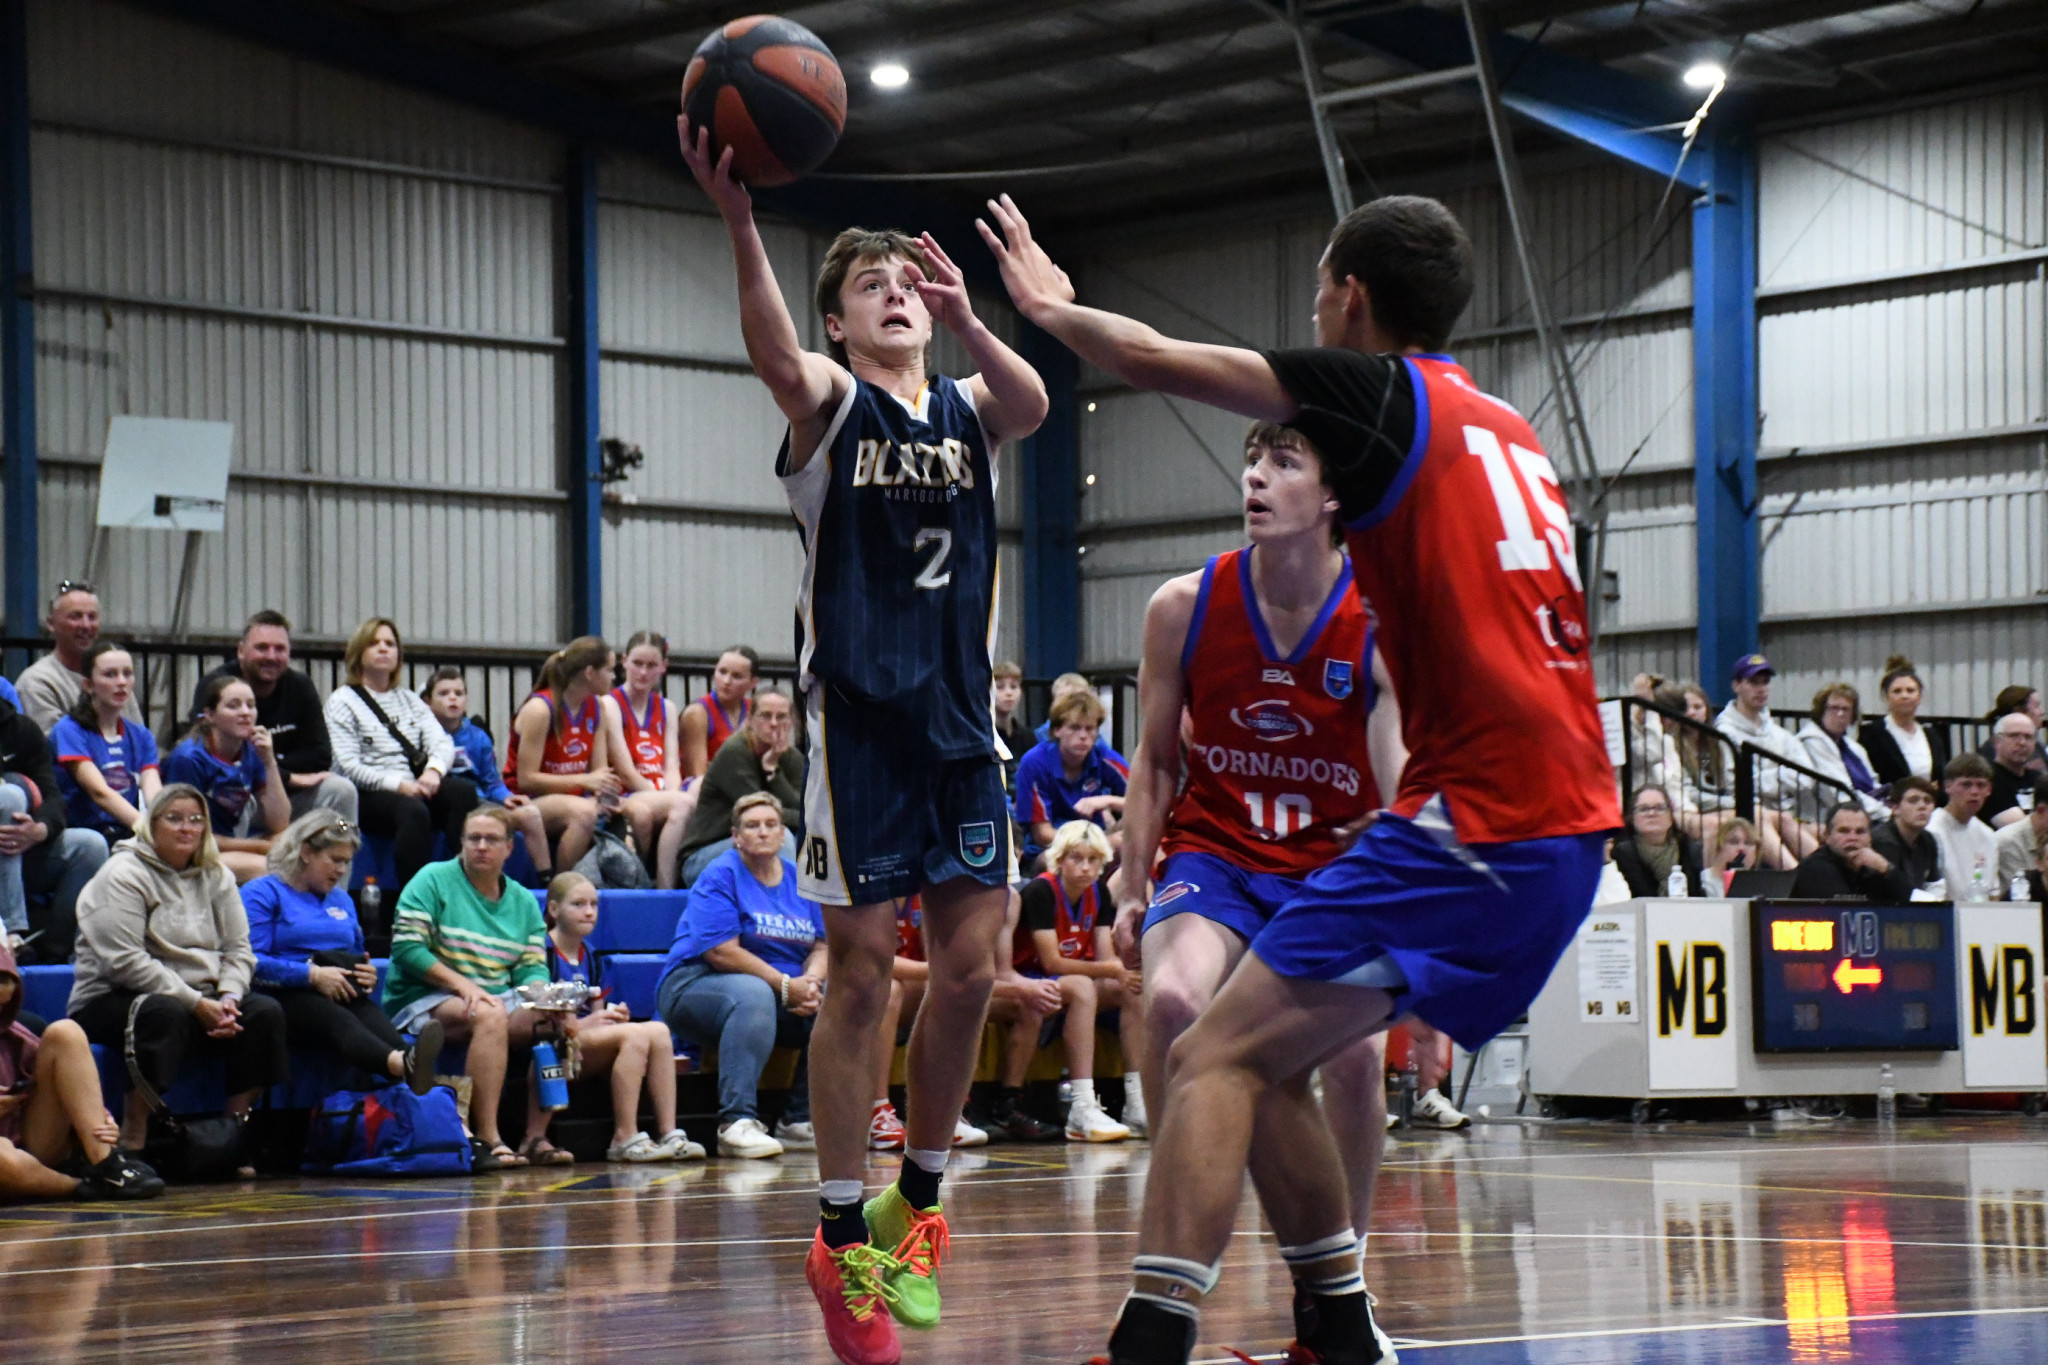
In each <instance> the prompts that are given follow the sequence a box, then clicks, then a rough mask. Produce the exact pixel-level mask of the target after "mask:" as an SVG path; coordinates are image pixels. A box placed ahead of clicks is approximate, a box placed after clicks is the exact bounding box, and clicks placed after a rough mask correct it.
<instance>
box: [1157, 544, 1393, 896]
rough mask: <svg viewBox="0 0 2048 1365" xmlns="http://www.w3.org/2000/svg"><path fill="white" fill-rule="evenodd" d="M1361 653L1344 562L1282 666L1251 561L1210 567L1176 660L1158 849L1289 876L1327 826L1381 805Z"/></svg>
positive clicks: (1301, 869)
mask: <svg viewBox="0 0 2048 1365" xmlns="http://www.w3.org/2000/svg"><path fill="white" fill-rule="evenodd" d="M1372 649H1373V631H1372V624H1371V621H1370V619H1369V618H1368V617H1367V615H1366V611H1365V608H1364V606H1363V605H1362V604H1361V603H1360V602H1359V600H1358V595H1357V594H1356V593H1355V592H1353V591H1352V589H1351V566H1350V565H1348V564H1347V565H1345V567H1344V571H1343V572H1342V573H1341V574H1339V575H1338V577H1337V582H1336V584H1335V585H1334V586H1332V587H1331V589H1330V596H1329V599H1328V600H1327V601H1325V602H1324V603H1323V609H1322V611H1321V612H1320V613H1319V614H1318V615H1317V617H1316V620H1315V624H1314V625H1312V626H1310V627H1309V630H1308V633H1307V634H1306V635H1304V636H1302V638H1301V643H1299V644H1297V645H1296V646H1295V647H1294V651H1293V652H1292V653H1291V654H1288V655H1285V656H1282V655H1281V654H1280V652H1279V651H1278V650H1277V649H1275V648H1274V646H1273V639H1272V636H1271V634H1270V633H1269V632H1268V631H1267V629H1266V622H1265V618H1264V617H1262V616H1261V615H1260V614H1259V604H1258V598H1257V596H1256V595H1255V594H1254V593H1253V591H1252V557H1251V551H1250V550H1232V551H1230V552H1229V553H1228V554H1221V555H1217V556H1216V557H1215V558H1214V559H1212V560H1210V561H1209V563H1208V566H1207V567H1205V568H1204V569H1203V570H1202V586H1201V590H1200V592H1199V594H1198V595H1197V596H1196V598H1195V612H1194V616H1193V618H1192V619H1191V620H1190V621H1189V622H1188V638H1187V643H1186V644H1184V645H1182V646H1181V652H1180V663H1181V673H1182V675H1183V676H1184V677H1185V678H1186V680H1187V699H1188V700H1187V706H1188V715H1189V718H1190V720H1191V721H1192V727H1191V729H1190V731H1189V735H1190V740H1189V744H1188V750H1187V781H1186V783H1185V784H1184V785H1183V786H1182V788H1181V792H1180V796H1179V797H1178V798H1177V799H1176V800H1175V802H1174V805H1173V810H1172V811H1171V812H1170V813H1169V814H1168V815H1167V817H1166V835H1165V838H1164V839H1163V840H1161V844H1160V847H1161V849H1162V850H1163V851H1164V852H1166V853H1184V852H1200V853H1212V854H1214V855H1215V856H1217V857H1219V858H1222V859H1224V860H1225V861H1226V862H1229V863H1231V864H1233V865H1234V866H1237V867H1242V868H1244V869H1246V870H1247V871H1251V872H1271V873H1278V874H1280V875H1282V876H1287V877H1305V876H1307V875H1308V874H1309V873H1311V872H1313V871H1314V870H1315V869H1317V868H1319V867H1321V866H1322V865H1323V864H1324V863H1327V862H1328V861H1330V859H1332V858H1334V857H1336V856H1337V838H1336V834H1335V830H1336V828H1337V826H1339V825H1345V824H1349V823H1351V822H1352V821H1354V820H1356V819H1358V818H1359V817H1360V816H1361V815H1364V814H1365V813H1366V812H1367V811H1369V810H1373V809H1376V808H1377V807H1378V806H1379V804H1380V795H1379V788H1378V787H1377V786H1376V785H1375V784H1374V782H1373V779H1372V765H1371V763H1370V762H1369V761H1368V759H1367V753H1366V739H1365V718H1366V716H1367V714H1368V713H1370V712H1371V710H1372V706H1373V686H1372Z"/></svg>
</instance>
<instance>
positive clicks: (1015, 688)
mask: <svg viewBox="0 0 2048 1365" xmlns="http://www.w3.org/2000/svg"><path fill="white" fill-rule="evenodd" d="M989 676H990V677H991V678H992V679H993V680H994V681H992V682H991V683H990V684H989V702H990V705H991V707H992V708H993V709H994V711H995V718H996V738H997V739H999V740H1001V741H1002V744H1003V749H1004V750H1005V751H1006V752H1007V753H1008V754H1009V757H1008V758H1005V759H1004V760H1003V790H1005V791H1007V792H1010V793H1011V794H1013V795H1014V794H1015V793H1016V790H1017V762H1018V760H1019V759H1021V758H1023V757H1024V753H1025V751H1026V750H1027V749H1029V748H1030V747H1031V746H1032V745H1033V744H1036V743H1037V742H1038V741H1037V740H1036V739H1035V738H1034V737H1033V736H1032V733H1031V731H1030V729H1029V728H1028V727H1027V726H1026V725H1025V724H1024V670H1023V669H1021V668H1019V667H1018V666H1017V665H1016V664H1013V663H1011V662H1010V661H1009V660H1007V659H1005V660H1003V661H1002V662H1001V663H999V664H997V665H996V666H995V668H994V669H993V670H991V672H990V675H989Z"/></svg>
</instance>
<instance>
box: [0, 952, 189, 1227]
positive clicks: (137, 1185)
mask: <svg viewBox="0 0 2048 1365" xmlns="http://www.w3.org/2000/svg"><path fill="white" fill-rule="evenodd" d="M22 993H23V986H22V980H21V973H20V971H19V970H18V969H17V968H16V967H15V964H14V955H13V954H12V953H10V952H8V951H7V946H6V945H5V944H4V943H0V1203H5V1202H7V1201H9V1200H13V1199H78V1200H102V1199H151V1198H154V1197H155V1196H157V1195H160V1194H162V1193H163V1192H164V1182H163V1181H162V1180H161V1179H159V1178H158V1176H157V1173H156V1172H155V1171H153V1170H151V1169H150V1168H149V1166H148V1164H147V1163H145V1162H143V1161H142V1160H141V1159H140V1158H138V1157H135V1156H132V1155H130V1154H129V1153H127V1152H123V1151H122V1150H121V1148H120V1145H119V1143H120V1137H121V1129H120V1125H119V1124H117V1123H115V1122H114V1116H113V1115H112V1114H110V1113H108V1112H107V1110H106V1108H105V1106H104V1104H103V1103H102V1101H101V1098H100V1073H99V1068H98V1067H97V1066H95V1065H94V1063H93V1057H92V1044H91V1043H89V1042H88V1041H87V1040H86V1037H85V1030H84V1029H81V1028H80V1027H79V1026H78V1025H77V1024H76V1023H75V1022H73V1021H72V1020H69V1019H58V1020H56V1021H55V1022H53V1023H51V1024H49V1025H48V1026H47V1027H46V1028H44V1030H43V1032H42V1036H41V1037H40V1038H39V1037H37V1035H36V1034H35V1033H34V1032H33V1031H31V1030H30V1029H28V1028H27V1027H25V1026H24V1025H23V1023H22V1020H21V1002H22ZM60 1166H63V1167H70V1168H71V1169H72V1172H73V1173H68V1174H67V1173H64V1172H60V1171H59V1170H58V1169H57V1168H58V1167H60Z"/></svg>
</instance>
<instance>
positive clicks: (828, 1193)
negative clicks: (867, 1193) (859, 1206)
mask: <svg viewBox="0 0 2048 1365" xmlns="http://www.w3.org/2000/svg"><path fill="white" fill-rule="evenodd" d="M862 1190H863V1187H862V1185H861V1182H860V1181H858V1180H821V1181H819V1182H818V1198H820V1199H822V1200H824V1201H825V1202H826V1203H828V1204H852V1203H856V1202H858V1201H859V1199H860V1197H861V1194H862Z"/></svg>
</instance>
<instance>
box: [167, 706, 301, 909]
mask: <svg viewBox="0 0 2048 1365" xmlns="http://www.w3.org/2000/svg"><path fill="white" fill-rule="evenodd" d="M200 702H201V706H200V710H199V719H198V721H197V722H196V723H195V724H194V725H193V727H192V733H191V734H189V735H187V736H186V737H185V738H184V739H183V740H182V741H180V742H179V744H178V747H177V748H175V749H173V750H171V753H170V756H169V757H168V758H166V759H165V760H164V762H163V777H164V781H165V782H183V783H185V784H186V785H188V786H191V787H195V788H197V789H198V790H199V791H200V792H202V793H204V794H205V796H206V809H207V814H208V815H209V816H211V817H212V820H213V837H214V839H215V841H216V845H217V847H218V849H219V852H220V861H221V864H222V865H223V866H224V867H226V868H227V869H228V871H230V872H232V873H234V874H235V880H236V881H237V882H250V881H254V880H255V879H256V878H258V877H260V876H262V875H263V872H264V868H265V866H266V863H265V859H266V858H268V857H269V855H270V841H271V840H272V839H273V838H274V837H276V835H278V834H279V833H280V832H282V831H283V829H284V827H285V826H286V825H288V824H290V823H291V819H292V803H291V798H290V797H288V796H286V795H285V789H284V778H283V777H282V776H281V775H280V774H279V772H278V770H277V753H276V750H275V749H273V748H272V747H271V743H270V732H269V731H268V730H266V729H264V728H263V727H262V726H261V725H258V724H257V723H256V694H255V693H254V692H252V691H250V690H249V684H247V683H245V682H243V681H242V680H241V679H240V678H238V677H235V676H234V675H233V674H231V673H224V674H221V675H219V676H217V677H215V678H214V679H213V681H211V682H209V683H207V684H206V686H205V687H203V688H201V689H200Z"/></svg>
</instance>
